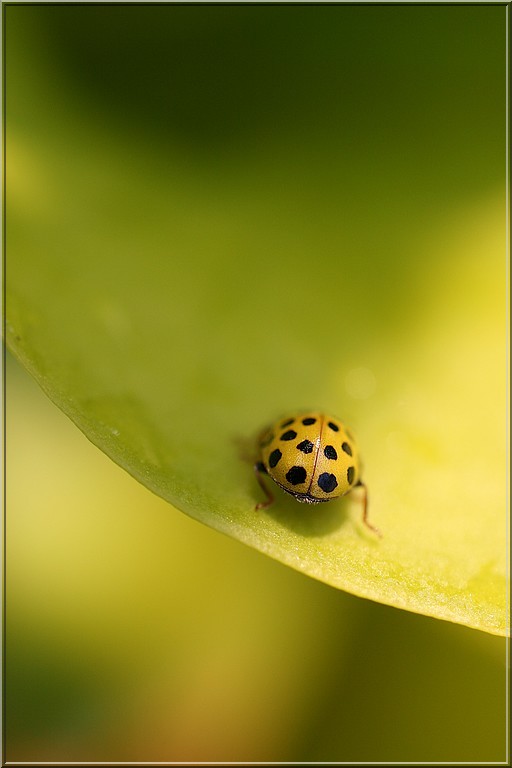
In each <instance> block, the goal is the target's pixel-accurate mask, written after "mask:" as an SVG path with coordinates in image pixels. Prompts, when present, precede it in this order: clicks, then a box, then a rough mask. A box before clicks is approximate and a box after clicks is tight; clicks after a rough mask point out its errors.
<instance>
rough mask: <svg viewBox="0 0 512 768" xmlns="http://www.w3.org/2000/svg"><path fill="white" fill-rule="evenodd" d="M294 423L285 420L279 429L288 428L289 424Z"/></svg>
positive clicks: (291, 420) (292, 420)
mask: <svg viewBox="0 0 512 768" xmlns="http://www.w3.org/2000/svg"><path fill="white" fill-rule="evenodd" d="M294 421H295V419H287V420H286V421H283V423H282V424H281V429H282V428H283V427H289V426H290V424H293V422H294Z"/></svg>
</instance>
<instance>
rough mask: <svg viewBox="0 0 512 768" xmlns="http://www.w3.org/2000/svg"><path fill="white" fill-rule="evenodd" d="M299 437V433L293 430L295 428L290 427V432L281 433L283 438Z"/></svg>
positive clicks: (292, 438) (293, 438)
mask: <svg viewBox="0 0 512 768" xmlns="http://www.w3.org/2000/svg"><path fill="white" fill-rule="evenodd" d="M296 437H297V433H296V432H294V431H293V429H289V430H288V432H283V434H282V435H281V440H295V438H296Z"/></svg>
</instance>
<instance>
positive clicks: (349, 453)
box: [341, 443, 352, 456]
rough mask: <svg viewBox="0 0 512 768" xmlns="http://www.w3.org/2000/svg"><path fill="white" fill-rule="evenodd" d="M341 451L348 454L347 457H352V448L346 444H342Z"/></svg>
mask: <svg viewBox="0 0 512 768" xmlns="http://www.w3.org/2000/svg"><path fill="white" fill-rule="evenodd" d="M341 448H342V450H343V451H345V453H348V455H349V456H352V448H351V447H350V445H349V444H348V443H343V445H342V446H341Z"/></svg>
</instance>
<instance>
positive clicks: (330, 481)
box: [318, 472, 338, 493]
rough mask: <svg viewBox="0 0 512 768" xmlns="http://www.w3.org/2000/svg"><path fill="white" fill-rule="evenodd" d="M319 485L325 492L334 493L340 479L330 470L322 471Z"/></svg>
mask: <svg viewBox="0 0 512 768" xmlns="http://www.w3.org/2000/svg"><path fill="white" fill-rule="evenodd" d="M318 485H319V486H320V488H321V489H322V491H324V492H325V493H332V492H333V491H334V489H335V488H336V486H337V485H338V481H337V480H336V477H335V475H331V474H330V473H329V472H322V474H321V475H320V477H319V478H318Z"/></svg>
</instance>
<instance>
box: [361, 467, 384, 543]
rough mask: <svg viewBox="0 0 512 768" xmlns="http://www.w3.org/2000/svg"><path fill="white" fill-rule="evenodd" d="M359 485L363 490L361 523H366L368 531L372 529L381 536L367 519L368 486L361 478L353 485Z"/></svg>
mask: <svg viewBox="0 0 512 768" xmlns="http://www.w3.org/2000/svg"><path fill="white" fill-rule="evenodd" d="M358 486H360V487H361V488H362V489H363V491H364V497H363V523H364V524H365V525H366V527H367V528H369V529H370V531H373V532H374V533H376V534H377V536H379V537H380V538H382V533H381V532H380V531H379V529H378V528H376V527H375V526H374V525H372V524H371V523H370V521H369V520H368V488H367V487H366V485H365V484H364V483H363V481H362V480H359V481H358V482H357V483H356V485H355V486H354V487H358Z"/></svg>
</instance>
